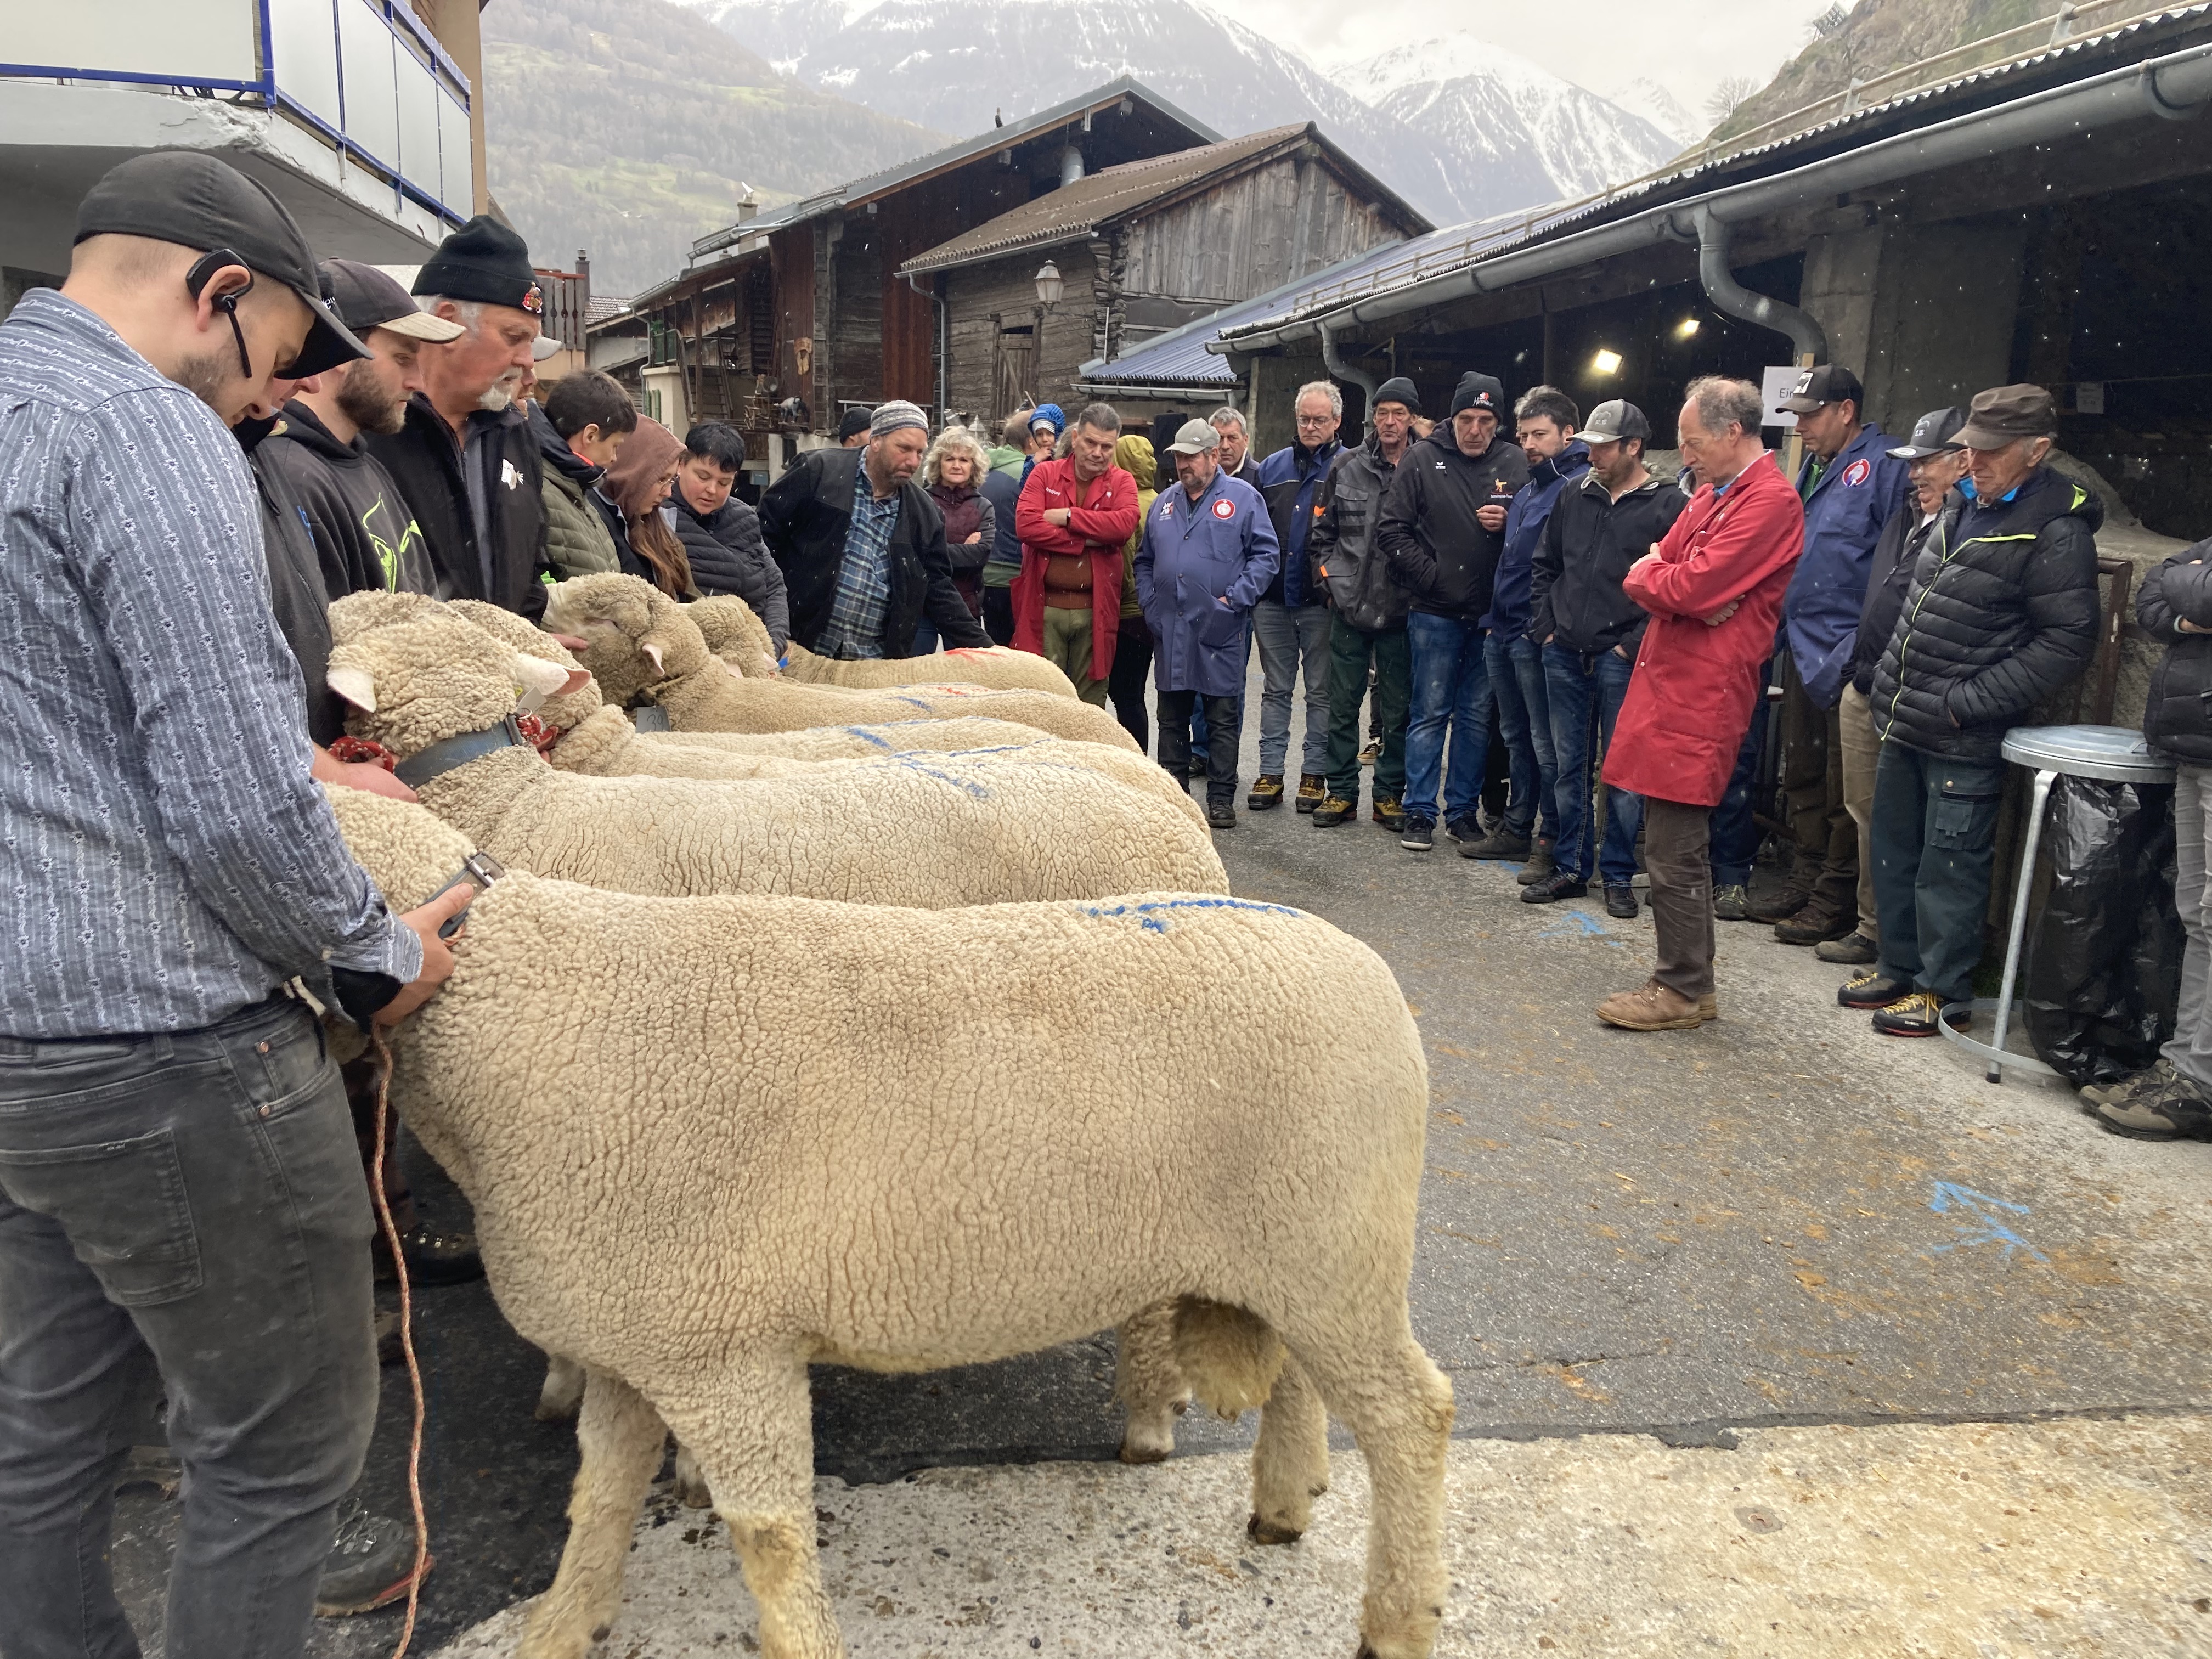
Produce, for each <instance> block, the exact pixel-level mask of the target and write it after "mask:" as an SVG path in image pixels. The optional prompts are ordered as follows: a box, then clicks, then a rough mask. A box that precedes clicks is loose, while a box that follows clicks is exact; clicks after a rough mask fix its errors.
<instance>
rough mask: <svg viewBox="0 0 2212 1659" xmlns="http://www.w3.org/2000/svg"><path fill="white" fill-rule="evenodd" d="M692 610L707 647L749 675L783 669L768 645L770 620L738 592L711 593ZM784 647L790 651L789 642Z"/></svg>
mask: <svg viewBox="0 0 2212 1659" xmlns="http://www.w3.org/2000/svg"><path fill="white" fill-rule="evenodd" d="M689 614H690V617H691V620H692V621H693V622H695V623H698V624H699V633H700V636H701V637H702V638H703V639H704V640H705V641H707V648H708V650H709V651H711V652H713V653H714V654H715V655H716V656H718V657H720V659H722V660H723V661H724V662H726V663H727V664H729V665H730V666H731V667H732V668H734V669H736V670H737V671H738V673H740V674H742V675H744V677H745V678H747V679H749V680H750V679H765V678H769V676H771V675H774V674H779V673H781V672H782V668H781V665H779V664H778V663H777V661H776V655H775V652H773V651H771V650H770V649H769V643H770V641H769V632H768V624H767V623H764V622H763V621H762V620H761V619H760V614H759V613H758V612H757V611H755V610H754V609H753V608H752V606H750V605H747V604H746V603H745V602H744V600H743V599H739V598H738V596H737V595H736V594H734V593H714V594H709V595H708V597H707V598H705V599H700V600H697V601H696V602H694V603H693V605H691V606H690V613H689ZM784 649H785V650H786V651H787V652H788V651H789V650H790V649H791V647H790V646H789V645H788V644H786V646H785V647H784Z"/></svg>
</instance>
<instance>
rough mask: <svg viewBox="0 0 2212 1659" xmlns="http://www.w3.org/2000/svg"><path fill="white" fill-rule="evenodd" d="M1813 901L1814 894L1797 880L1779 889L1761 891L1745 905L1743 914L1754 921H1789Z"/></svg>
mask: <svg viewBox="0 0 2212 1659" xmlns="http://www.w3.org/2000/svg"><path fill="white" fill-rule="evenodd" d="M1811 902H1813V895H1812V894H1811V892H1810V891H1808V890H1807V889H1805V888H1802V887H1800V886H1799V885H1798V884H1796V882H1794V881H1793V882H1791V883H1790V884H1788V885H1787V886H1785V887H1783V888H1782V889H1780V890H1778V891H1776V892H1771V893H1761V894H1760V895H1759V896H1758V897H1757V898H1755V899H1753V900H1751V901H1750V902H1748V903H1747V904H1746V905H1745V906H1744V907H1743V914H1744V915H1746V916H1747V918H1749V919H1750V920H1751V921H1770V922H1771V921H1789V920H1790V917H1792V916H1794V915H1796V914H1797V913H1798V912H1799V911H1800V910H1802V909H1803V908H1805V907H1806V906H1807V905H1808V904H1810V903H1811Z"/></svg>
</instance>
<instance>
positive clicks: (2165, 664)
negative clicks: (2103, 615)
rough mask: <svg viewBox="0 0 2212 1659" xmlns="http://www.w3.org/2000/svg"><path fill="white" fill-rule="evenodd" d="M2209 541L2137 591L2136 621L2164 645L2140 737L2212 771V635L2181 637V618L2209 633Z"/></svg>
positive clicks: (2211, 618)
mask: <svg viewBox="0 0 2212 1659" xmlns="http://www.w3.org/2000/svg"><path fill="white" fill-rule="evenodd" d="M2208 560H2212V541H2202V542H2199V543H2197V545H2196V546H2194V547H2186V548H2184V549H2183V550H2181V551H2180V552H2179V553H2177V554H2175V555H2174V556H2172V558H2170V559H2168V560H2166V562H2164V563H2162V564H2160V565H2158V566H2157V567H2156V568H2154V569H2153V570H2152V571H2151V572H2150V574H2148V575H2146V576H2145V577H2144V578H2143V579H2142V586H2140V587H2138V588H2136V621H2137V622H2139V623H2142V625H2143V628H2144V630H2145V631H2146V632H2148V633H2149V634H2152V635H2155V636H2156V637H2157V638H2159V639H2160V640H2163V641H2166V654H2165V655H2164V656H2162V657H2160V659H2158V666H2157V667H2155V668H2154V669H2152V670H2151V671H2150V697H2149V700H2148V702H2146V703H2145V704H2144V705H2143V736H2144V737H2146V738H2148V739H2149V740H2150V746H2151V747H2152V749H2154V750H2156V751H2157V752H2158V753H2159V754H2160V755H2163V756H2165V757H2166V758H2167V759H2168V760H2172V761H2176V762H2179V763H2180V764H2182V765H2184V766H2212V633H2205V634H2185V633H2183V632H2182V631H2181V623H2182V621H2183V619H2184V618H2186V619H2187V620H2188V621H2190V622H2191V623H2195V624H2196V625H2197V627H2199V628H2204V629H2212V563H2208V562H2207V561H2208Z"/></svg>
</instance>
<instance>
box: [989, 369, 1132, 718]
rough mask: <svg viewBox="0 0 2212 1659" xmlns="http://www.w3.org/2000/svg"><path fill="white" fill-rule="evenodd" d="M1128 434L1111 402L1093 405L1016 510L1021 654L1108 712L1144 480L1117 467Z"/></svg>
mask: <svg viewBox="0 0 2212 1659" xmlns="http://www.w3.org/2000/svg"><path fill="white" fill-rule="evenodd" d="M1120 438H1121V416H1119V415H1117V414H1115V412H1114V405H1113V404H1085V406H1084V408H1083V410H1082V412H1081V413H1080V414H1079V415H1077V416H1076V417H1075V424H1074V426H1073V428H1071V429H1070V430H1069V433H1068V444H1067V453H1066V454H1065V455H1063V456H1060V457H1059V458H1058V459H1054V460H1049V461H1040V462H1038V463H1037V464H1036V466H1035V467H1034V468H1032V469H1031V470H1030V477H1029V482H1028V483H1025V484H1024V485H1023V486H1022V494H1021V499H1020V500H1019V501H1017V502H1016V503H1015V506H1014V533H1015V534H1017V535H1018V536H1019V537H1020V538H1021V539H1022V574H1020V575H1018V576H1017V577H1015V578H1014V586H1013V607H1014V648H1015V649H1016V650H1018V651H1028V652H1031V653H1035V654H1036V655H1037V656H1040V657H1042V658H1043V659H1045V660H1046V661H1047V662H1049V663H1054V664H1057V665H1059V667H1060V669H1061V671H1063V672H1065V673H1066V676H1067V678H1069V679H1071V680H1073V681H1074V682H1075V690H1076V693H1077V695H1078V696H1080V697H1082V699H1083V700H1084V702H1089V703H1096V704H1097V706H1098V707H1099V708H1104V707H1105V706H1106V678H1107V676H1108V675H1109V674H1110V673H1112V672H1113V669H1114V639H1115V630H1116V629H1118V628H1119V627H1120V626H1121V582H1122V576H1121V550H1122V548H1123V547H1124V546H1125V545H1127V542H1128V540H1129V538H1130V537H1132V536H1133V535H1135V534H1136V533H1137V519H1138V506H1137V481H1136V480H1135V479H1134V478H1133V477H1130V476H1129V475H1128V474H1127V472H1124V471H1122V470H1121V468H1120V467H1118V466H1116V465H1114V445H1115V442H1116V441H1118V440H1119V439H1120Z"/></svg>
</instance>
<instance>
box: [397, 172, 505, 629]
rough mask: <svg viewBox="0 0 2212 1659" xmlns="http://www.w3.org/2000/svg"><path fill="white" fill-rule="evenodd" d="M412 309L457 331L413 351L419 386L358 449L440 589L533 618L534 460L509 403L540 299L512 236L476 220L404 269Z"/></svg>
mask: <svg viewBox="0 0 2212 1659" xmlns="http://www.w3.org/2000/svg"><path fill="white" fill-rule="evenodd" d="M414 292H415V294H416V297H417V299H418V300H420V301H421V302H422V309H423V310H425V311H427V312H428V313H431V314H432V315H433V316H435V317H442V318H445V319H447V320H448V321H451V322H454V323H458V324H459V325H460V326H461V327H462V328H463V329H464V330H465V332H464V333H463V334H461V335H460V336H459V337H457V338H455V339H453V340H452V341H449V342H447V343H445V344H442V345H426V346H425V347H424V348H423V349H422V382H423V389H422V391H421V392H416V394H415V396H414V397H413V398H410V399H409V400H408V404H407V418H406V422H405V424H404V426H403V427H402V428H400V430H399V431H398V432H396V433H393V434H392V435H389V436H386V435H383V434H380V433H371V434H369V435H368V449H369V453H371V454H373V455H374V456H375V457H376V458H377V459H379V460H380V461H381V462H383V463H384V465H385V469H386V471H389V472H390V473H391V474H392V477H393V478H394V479H396V480H397V481H398V484H399V489H400V492H401V493H402V494H403V495H405V496H406V498H407V499H408V501H410V502H411V503H412V504H413V505H414V508H415V519H416V523H417V524H419V525H421V526H422V535H423V538H424V539H425V540H427V541H428V543H429V546H430V559H431V562H432V563H434V564H435V566H436V567H437V570H438V576H439V580H440V581H441V584H442V585H443V586H444V587H445V589H446V590H447V592H450V593H451V594H452V595H453V597H455V598H457V599H489V600H490V601H491V603H492V604H494V605H500V606H501V607H503V608H504V609H506V610H508V611H519V612H520V613H521V614H522V615H524V616H526V617H536V616H538V615H539V614H540V613H541V612H543V611H544V609H545V592H544V578H545V576H546V575H547V574H549V570H548V567H547V564H546V560H545V507H544V501H543V500H542V499H541V497H540V489H541V486H542V483H543V474H542V468H543V465H544V464H543V462H542V461H541V460H540V459H539V457H538V442H537V440H536V439H535V438H534V437H533V436H532V434H531V430H530V417H529V413H528V410H526V408H525V407H524V405H523V404H522V403H521V401H520V395H521V392H522V389H523V387H524V386H526V384H527V383H528V381H529V380H530V378H531V376H532V374H533V373H534V368H533V364H534V362H535V356H534V351H533V348H534V347H535V345H536V343H537V340H538V333H539V324H540V322H541V321H542V319H543V318H544V313H545V296H544V293H543V292H542V291H541V290H540V289H539V288H538V276H537V273H536V272H535V271H533V270H532V269H531V266H530V250H529V249H528V247H526V246H525V245H524V243H523V240H522V239H521V238H520V236H518V235H516V234H514V233H513V231H512V230H509V229H508V228H507V227H506V226H505V225H502V224H501V223H500V222H498V221H497V220H495V219H493V218H490V217H489V216H486V215H483V214H479V215H477V217H475V218H473V219H471V220H470V221H469V222H468V223H466V224H465V225H464V226H462V227H461V228H459V230H457V231H455V232H454V233H453V234H452V235H450V236H448V237H447V238H446V240H444V241H442V242H441V243H439V244H438V248H437V252H435V253H433V254H432V255H431V256H430V260H429V263H428V264H425V265H424V266H423V267H422V269H421V270H418V271H417V272H416V274H415V285H414Z"/></svg>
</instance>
